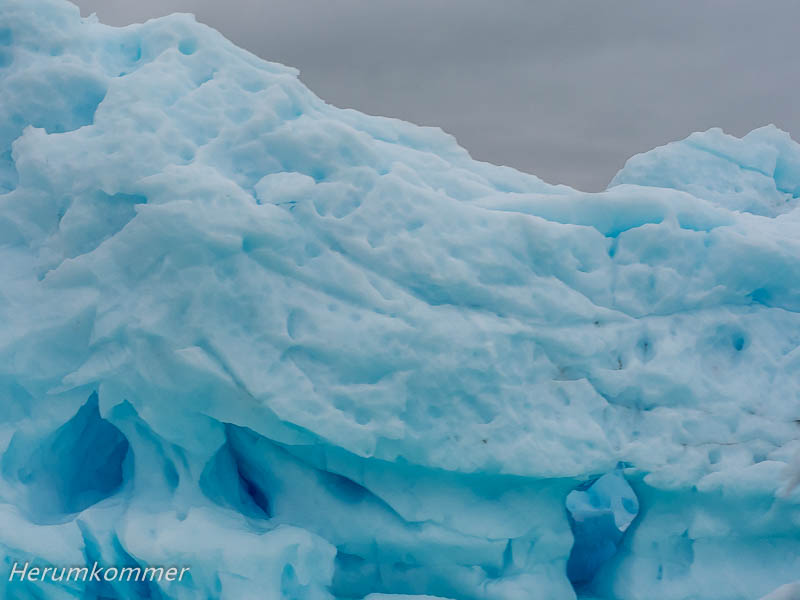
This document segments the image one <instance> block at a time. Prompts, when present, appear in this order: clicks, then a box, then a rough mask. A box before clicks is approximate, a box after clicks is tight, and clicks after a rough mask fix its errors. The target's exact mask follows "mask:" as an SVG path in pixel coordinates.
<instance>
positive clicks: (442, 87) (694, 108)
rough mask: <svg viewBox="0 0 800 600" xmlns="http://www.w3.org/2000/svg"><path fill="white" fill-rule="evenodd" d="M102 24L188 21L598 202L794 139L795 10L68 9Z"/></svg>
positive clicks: (319, 1) (468, 3) (264, 3)
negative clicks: (704, 134) (664, 168)
mask: <svg viewBox="0 0 800 600" xmlns="http://www.w3.org/2000/svg"><path fill="white" fill-rule="evenodd" d="M76 4H78V5H79V6H80V7H81V13H82V14H84V15H87V14H89V13H92V12H96V13H97V15H98V16H99V17H100V20H101V21H103V22H104V23H108V24H111V25H122V24H127V23H132V22H138V21H143V20H146V19H148V18H151V17H155V16H160V15H163V14H167V13H170V12H192V13H194V14H195V15H196V16H197V19H198V20H199V21H202V22H203V23H206V24H208V25H211V26H212V27H214V28H216V29H218V30H219V31H221V32H222V33H223V34H224V35H225V36H227V37H228V38H230V39H231V40H233V41H234V42H235V43H236V44H238V45H239V46H243V47H244V48H247V49H248V50H250V51H251V52H253V53H255V54H258V55H259V56H261V57H263V58H266V59H268V60H273V61H277V62H281V63H284V64H288V65H292V66H294V67H297V68H298V69H300V77H301V79H302V80H303V81H304V82H305V83H306V84H307V85H308V86H309V87H310V88H311V89H313V90H314V92H315V93H316V94H317V95H319V96H321V97H322V98H324V99H325V100H326V101H328V102H330V103H332V104H335V105H337V106H342V107H352V108H356V109H358V110H361V111H363V112H367V113H371V114H380V115H385V116H392V117H399V118H401V119H405V120H408V121H413V122H415V123H420V124H424V125H437V126H439V127H442V128H443V129H444V130H446V131H448V132H449V133H452V134H454V135H455V136H456V137H457V138H458V140H459V142H460V143H461V145H462V146H464V147H466V148H467V149H468V150H469V152H470V153H471V154H472V156H473V157H475V158H477V159H480V160H487V161H490V162H493V163H498V164H505V165H511V166H514V167H516V168H518V169H521V170H524V171H528V172H531V173H535V174H536V175H539V176H540V177H542V178H543V179H545V180H547V181H550V182H553V183H567V184H569V185H572V186H574V187H578V188H580V189H585V190H599V189H604V188H605V186H606V184H607V183H608V181H609V180H610V179H611V177H613V175H614V174H615V173H616V171H617V170H618V169H619V168H620V167H622V165H623V164H624V163H625V160H626V159H627V158H628V157H629V156H631V155H633V154H636V153H638V152H642V151H645V150H648V149H650V148H652V147H654V146H657V145H661V144H664V143H666V142H668V141H671V140H675V139H680V138H683V137H685V136H686V135H687V134H689V133H690V132H692V131H696V130H704V129H708V128H709V127H714V126H718V127H722V128H723V129H725V130H726V131H728V132H729V133H733V134H736V135H743V134H744V133H746V132H747V131H749V130H751V129H753V128H755V127H758V126H761V125H764V124H767V123H775V124H776V125H778V126H779V127H781V128H782V129H785V130H787V131H789V132H790V133H791V134H792V135H793V136H794V137H795V139H798V138H800V50H799V48H798V38H799V37H800V36H798V31H800V2H797V0H759V1H752V0H748V1H744V0H741V1H740V0H713V1H712V0H677V1H671V2H647V1H642V0H629V1H621V0H570V1H566V2H560V1H556V0H549V1H547V2H545V1H540V0H502V1H497V0H482V1H478V0H225V1H224V2H221V1H220V0H78V1H77V2H76Z"/></svg>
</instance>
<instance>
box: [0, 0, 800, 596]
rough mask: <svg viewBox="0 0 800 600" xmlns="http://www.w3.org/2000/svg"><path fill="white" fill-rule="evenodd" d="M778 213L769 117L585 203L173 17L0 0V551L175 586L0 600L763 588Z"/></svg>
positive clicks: (672, 153)
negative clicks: (157, 576) (324, 96)
mask: <svg viewBox="0 0 800 600" xmlns="http://www.w3.org/2000/svg"><path fill="white" fill-rule="evenodd" d="M798 202H800V146H798V144H796V143H795V142H794V141H792V139H791V138H790V137H789V135H788V134H787V133H784V132H782V131H780V130H778V129H776V128H774V127H765V128H762V129H758V130H756V131H753V132H752V133H750V134H748V135H747V136H745V137H744V138H741V139H738V138H735V137H732V136H729V135H726V134H724V133H723V132H722V131H720V130H716V129H711V130H709V131H706V132H704V133H696V134H693V135H691V136H690V137H689V138H687V139H686V140H684V141H681V142H676V143H672V144H668V145H666V146H663V147H661V148H658V149H656V150H653V151H651V152H648V153H645V154H642V155H639V156H635V157H633V158H632V159H630V160H629V161H628V163H627V164H626V166H625V168H624V169H623V170H622V171H620V173H619V174H617V176H616V177H615V178H614V180H613V181H612V184H611V186H610V187H609V189H608V190H607V191H605V192H602V193H594V194H590V193H583V192H579V191H576V190H573V189H570V188H568V187H565V186H552V185H549V184H547V183H545V182H543V181H541V180H540V179H538V178H536V177H534V176H532V175H527V174H524V173H520V172H517V171H515V170H512V169H509V168H505V167H497V166H493V165H490V164H486V163H481V162H477V161H474V160H472V159H471V158H470V156H469V155H468V153H467V152H466V151H465V150H464V149H462V148H460V147H459V146H458V145H457V144H456V142H455V140H454V139H453V138H452V137H450V136H448V135H446V134H445V133H443V132H442V131H440V130H438V129H435V128H426V127H417V126H414V125H411V124H408V123H404V122H401V121H397V120H393V119H387V118H380V117H371V116H366V115H363V114H360V113H358V112H355V111H352V110H341V109H338V108H335V107H333V106H330V105H328V104H326V103H325V102H324V101H322V100H320V99H319V98H317V97H316V96H314V94H313V93H312V92H310V91H309V90H308V89H307V88H306V87H305V86H304V85H303V84H302V83H301V82H300V81H299V80H298V78H297V72H296V71H295V70H293V69H291V68H288V67H284V66H281V65H278V64H274V63H269V62H264V61H262V60H260V59H258V58H257V57H255V56H253V55H251V54H249V53H247V52H246V51H244V50H241V49H239V48H236V47H235V46H234V45H233V44H231V43H230V42H228V41H226V40H225V39H224V38H223V37H222V36H221V35H220V34H219V33H217V32H215V31H213V30H211V29H209V28H208V27H205V26H203V25H199V24H197V23H196V22H195V21H194V19H193V18H192V17H191V16H188V15H172V16H169V17H165V18H161V19H156V20H152V21H149V22H147V23H145V24H142V25H132V26H128V27H124V28H113V27H108V26H105V25H102V24H100V23H98V22H97V21H96V19H94V18H88V19H82V18H81V17H80V15H79V12H78V9H77V8H76V7H74V6H73V5H71V4H68V3H66V2H63V1H60V0H0V283H1V284H2V286H1V287H0V322H2V324H3V326H2V327H0V397H2V402H3V404H2V405H3V407H4V409H5V410H4V412H3V417H2V423H1V424H0V448H2V459H1V460H0V467H1V470H0V473H1V474H2V476H1V477H0V552H2V556H3V559H4V564H5V565H6V566H7V567H8V568H9V569H10V565H11V564H13V563H14V561H26V560H27V561H31V562H35V563H36V564H49V565H56V566H63V565H83V564H86V563H91V562H92V561H101V562H103V563H104V564H108V565H112V564H116V565H152V564H156V565H157V564H176V565H188V566H191V575H192V576H191V578H190V579H189V580H184V581H182V582H172V583H167V582H162V583H161V584H160V585H159V586H157V585H155V584H148V585H130V584H126V583H119V582H114V583H105V582H104V583H103V584H95V583H92V584H87V585H86V586H83V585H80V586H79V585H76V584H65V583H53V582H49V583H47V582H45V583H40V582H36V583H30V582H28V583H25V584H21V583H19V582H11V583H9V582H8V581H6V579H7V578H6V577H5V576H4V575H2V574H0V595H2V597H3V598H18V599H22V598H32V597H36V598H46V599H48V600H49V599H62V598H75V597H81V598H86V599H90V600H94V599H99V598H109V597H113V598H120V599H126V600H127V599H140V598H165V599H166V598H169V599H187V600H188V599H194V598H201V597H202V598H224V599H232V600H240V599H248V598H269V599H270V600H271V599H273V598H274V599H281V598H285V599H294V600H307V599H308V600H317V599H319V600H332V599H333V598H341V599H344V598H363V597H369V598H370V599H371V600H377V599H381V600H384V599H389V598H396V599H397V600H400V599H401V598H409V597H414V596H415V595H416V597H417V598H419V600H422V598H423V597H424V596H438V597H443V598H454V599H457V600H462V599H464V600H473V599H474V600H516V599H529V598H536V599H537V600H548V599H552V600H569V599H570V598H575V594H576V592H575V588H576V587H578V588H580V590H581V593H585V594H587V595H591V596H593V597H595V596H596V597H602V598H606V599H615V600H636V599H647V600H652V599H655V598H658V599H663V600H689V599H695V600H697V599H700V600H754V599H755V598H759V597H761V596H765V595H766V594H769V593H771V592H772V591H773V590H776V589H777V588H779V587H780V586H782V585H788V584H791V583H792V582H795V581H797V579H798V574H799V573H800V490H798V489H797V488H795V489H790V488H791V483H792V482H791V477H792V475H791V467H790V465H791V464H793V461H795V460H796V458H795V457H796V456H798V453H799V452H800V427H798V423H797V421H798V419H800V402H799V400H800V377H799V376H800V235H798V233H800V210H798ZM604 476H605V478H604ZM595 480H596V481H595ZM592 482H594V485H592ZM595 486H597V487H595ZM576 489H577V490H578V492H574V490H576ZM592 490H594V491H592ZM571 493H573V494H578V495H572V496H571V498H572V500H570V501H569V502H568V500H567V499H568V497H570V496H569V495H570V494H571ZM580 494H584V495H583V496H581V495H580ZM590 496H591V499H590V498H589V497H590ZM568 504H569V508H570V510H569V511H568ZM634 508H635V509H636V510H634ZM576 511H577V512H576ZM581 511H583V512H581ZM576 515H577V516H576ZM581 515H582V516H581ZM634 516H635V518H634ZM581 519H583V521H582V520H581ZM593 520H594V521H593ZM579 522H583V523H587V522H596V523H598V524H603V523H604V525H602V526H599V525H598V526H597V527H589V528H583V529H581V528H580V527H578V526H577V524H578V523H579ZM609 523H612V524H614V527H608V526H607V525H608V524H609ZM623 525H624V527H623ZM573 529H574V531H575V534H574V535H573ZM587 531H595V532H601V533H598V534H597V535H599V536H600V537H598V538H596V539H595V538H592V537H591V535H594V534H589V538H586V537H585V536H586V535H587V534H586V532H587ZM613 531H617V532H618V534H619V535H618V536H617V537H616V538H615V540H614V541H613V544H612V546H613V548H611V551H609V552H607V554H608V556H603V557H602V558H603V559H604V560H594V562H593V563H592V567H591V577H590V578H589V581H588V582H587V581H580V582H578V581H570V578H569V577H568V568H567V565H568V561H569V560H570V556H571V553H572V551H573V544H574V543H575V542H576V539H579V540H580V539H582V540H583V542H582V543H584V545H583V546H580V547H581V548H592V547H604V548H609V546H608V545H607V544H605V543H604V540H605V538H603V537H602V536H605V535H606V534H609V533H610V534H613ZM602 532H605V533H602ZM613 535H615V536H616V535H617V534H613ZM581 536H584V537H581ZM601 538H602V539H601ZM576 548H578V546H577V545H576ZM576 552H577V550H576ZM590 558H591V557H590ZM595 558H597V557H595ZM581 572H582V573H583V575H582V577H583V576H585V575H586V571H581ZM576 577H577V576H574V577H573V580H575V579H576ZM573 583H575V585H573ZM578 583H580V585H577V584H578ZM784 589H790V588H784ZM409 595H410V596H409Z"/></svg>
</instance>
